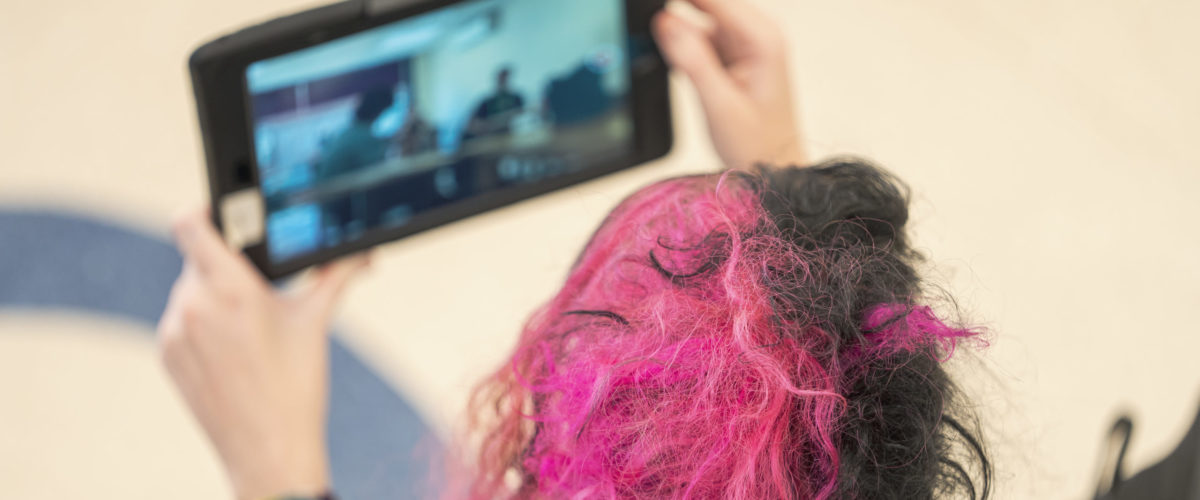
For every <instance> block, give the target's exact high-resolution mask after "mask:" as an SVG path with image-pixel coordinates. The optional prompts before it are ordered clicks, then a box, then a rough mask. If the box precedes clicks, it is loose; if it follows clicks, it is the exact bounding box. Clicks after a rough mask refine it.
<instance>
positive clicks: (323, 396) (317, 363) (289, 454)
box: [158, 210, 367, 499]
mask: <svg viewBox="0 0 1200 500" xmlns="http://www.w3.org/2000/svg"><path fill="white" fill-rule="evenodd" d="M174 236H175V239H176V242H177V244H178V245H179V249H180V250H181V252H182V253H183V255H184V268H183V273H182V274H181V275H180V276H179V279H178V280H177V281H176V282H175V286H174V288H173V289H172V290H171V297H170V300H169V302H168V304H167V308H166V311H165V312H164V313H163V317H162V319H161V320H160V322H159V325H158V332H159V340H160V347H161V355H162V359H163V363H164V364H165V366H166V368H167V371H168V372H169V373H170V375H171V378H172V379H173V380H174V382H175V385H176V386H177V387H178V389H179V392H180V393H181V394H182V395H183V398H184V399H185V400H186V401H187V404H188V406H189V407H190V408H191V410H192V413H193V414H194V415H195V416H196V419H197V421H199V423H200V425H201V427H203V429H204V431H205V433H206V434H207V435H208V437H209V439H210V440H211V441H212V443H213V445H214V446H215V448H216V450H217V453H218V455H219V456H220V458H221V461H222V462H223V464H224V466H225V470H226V472H227V474H228V475H229V479H230V481H231V482H232V484H233V488H234V491H235V493H236V494H237V496H238V498H243V499H258V498H267V497H270V496H273V495H284V494H291V495H299V494H304V495H315V494H320V493H322V492H323V491H325V490H326V489H327V488H328V487H329V465H328V457H327V453H326V446H325V421H326V413H327V410H328V395H329V353H328V339H327V337H326V331H327V327H328V323H329V320H330V316H331V315H332V313H333V309H334V305H335V303H336V301H337V299H338V297H339V296H340V295H341V292H342V289H343V288H344V287H345V285H346V283H347V282H348V281H349V280H350V278H351V277H352V276H353V275H355V274H357V272H358V271H360V270H361V269H362V268H363V267H365V266H366V264H367V258H366V257H365V256H359V257H352V258H349V259H346V260H344V261H341V262H337V263H334V264H330V265H328V266H326V267H324V268H322V269H320V270H319V271H317V273H316V276H315V277H314V279H313V280H312V281H313V282H312V283H311V286H309V287H307V288H306V289H304V290H300V291H296V292H295V293H290V294H285V293H281V292H279V291H276V290H275V289H273V288H272V287H271V285H270V284H269V283H267V282H266V281H265V280H264V279H263V278H262V276H261V275H260V274H259V273H258V271H257V270H256V269H255V268H254V267H253V265H252V264H251V263H250V262H249V260H247V259H246V258H245V257H244V256H243V255H241V254H238V253H235V252H233V251H232V250H230V249H229V248H228V247H227V246H226V245H225V243H224V241H222V239H221V237H220V236H219V235H218V234H217V231H216V229H215V228H214V227H213V225H212V223H211V222H210V221H209V219H208V214H207V211H206V210H199V211H196V212H195V213H192V214H191V215H189V216H187V217H185V218H182V219H180V220H179V221H177V222H176V224H175V227H174Z"/></svg>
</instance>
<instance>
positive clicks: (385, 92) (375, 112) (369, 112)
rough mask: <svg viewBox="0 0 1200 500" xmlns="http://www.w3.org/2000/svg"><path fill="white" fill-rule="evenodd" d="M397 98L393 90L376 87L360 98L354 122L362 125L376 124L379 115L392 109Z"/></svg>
mask: <svg viewBox="0 0 1200 500" xmlns="http://www.w3.org/2000/svg"><path fill="white" fill-rule="evenodd" d="M394 101H395V96H394V95H392V89H390V88H387V87H375V88H373V89H371V90H368V91H366V92H363V93H362V95H360V96H359V98H358V108H356V109H355V110H354V120H355V121H357V122H360V123H374V122H375V120H376V119H377V118H379V115H381V114H383V112H384V111H386V110H387V109H388V108H390V107H392V103H393V102H394Z"/></svg>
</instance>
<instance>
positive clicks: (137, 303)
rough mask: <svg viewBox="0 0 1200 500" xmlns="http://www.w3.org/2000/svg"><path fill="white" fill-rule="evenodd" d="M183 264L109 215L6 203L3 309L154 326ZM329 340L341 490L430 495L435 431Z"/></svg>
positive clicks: (359, 495)
mask: <svg viewBox="0 0 1200 500" xmlns="http://www.w3.org/2000/svg"><path fill="white" fill-rule="evenodd" d="M181 267H182V262H181V260H180V257H179V254H178V253H177V252H176V251H175V249H174V248H173V247H172V246H171V245H169V244H168V243H167V242H165V241H162V240H160V239H156V238H152V237H149V236H147V235H145V234H142V233H140V232H137V231H135V230H131V229H128V228H124V227H122V226H120V225H119V224H116V223H113V222H110V221H106V220H103V219H100V218H96V217H91V216H83V215H79V214H69V213H62V212H56V211H48V210H39V209H32V208H31V209H12V208H6V209H0V311H2V310H4V309H15V310H34V311H37V310H42V311H47V312H52V311H55V310H72V311H83V312H88V313H93V314H100V315H111V316H117V317H122V318H125V319H129V320H133V321H138V322H141V323H143V324H146V325H149V326H150V327H151V329H152V328H153V325H155V324H156V323H157V322H158V318H159V316H160V315H161V314H162V310H163V307H164V306H165V305H166V301H167V294H168V292H169V290H170V288H171V284H172V283H173V282H174V280H175V277H176V276H177V275H178V274H179V270H180V268H181ZM149 340H150V339H147V341H149ZM331 342H332V346H331V357H332V358H331V370H332V380H331V386H330V390H331V395H330V415H329V432H328V435H329V451H330V458H331V461H332V467H333V479H334V483H335V485H337V489H338V492H339V494H340V495H341V496H342V497H343V498H345V499H348V500H359V499H364V500H365V499H376V498H379V499H383V498H414V497H417V496H418V495H420V496H424V494H425V493H426V492H427V488H428V484H429V479H430V474H429V470H430V469H429V464H430V463H432V462H433V461H434V460H436V458H435V457H437V456H438V454H439V445H438V443H437V442H436V440H435V438H434V437H433V434H432V433H431V432H430V431H429V427H428V426H427V425H425V423H424V422H423V421H422V420H421V418H420V417H419V416H418V415H417V414H416V412H415V411H413V409H412V407H411V406H409V405H408V404H407V403H406V402H405V401H404V400H403V399H402V398H401V397H400V395H398V394H397V393H396V392H395V391H394V390H392V388H391V387H389V386H388V385H387V384H386V383H385V382H384V381H383V380H382V379H381V378H379V376H378V375H376V374H375V373H374V372H372V371H371V369H370V367H368V366H366V365H365V364H364V363H363V362H362V361H361V360H360V359H358V357H357V356H356V355H355V354H354V352H353V351H351V350H349V349H348V348H347V347H346V346H344V345H343V344H342V343H341V342H339V341H338V340H337V338H336V336H334V337H333V340H332V341H331Z"/></svg>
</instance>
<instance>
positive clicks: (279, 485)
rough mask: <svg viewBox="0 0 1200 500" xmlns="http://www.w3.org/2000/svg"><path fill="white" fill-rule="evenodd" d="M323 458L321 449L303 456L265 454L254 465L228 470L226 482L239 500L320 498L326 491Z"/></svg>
mask: <svg viewBox="0 0 1200 500" xmlns="http://www.w3.org/2000/svg"><path fill="white" fill-rule="evenodd" d="M272 455H274V456H272ZM326 457H327V455H326V453H325V452H324V448H323V447H321V448H318V449H314V450H312V451H308V452H304V453H287V454H271V453H266V454H264V455H263V456H261V457H259V458H260V459H261V460H259V461H256V462H255V463H250V464H244V466H242V467H238V468H237V469H236V470H235V469H230V470H229V476H230V481H231V482H232V485H233V489H234V492H235V494H236V496H237V498H238V499H240V500H264V499H269V500H275V499H280V500H283V499H291V498H298V499H308V498H316V499H320V498H323V497H322V496H321V495H326V494H327V493H328V492H329V491H330V484H331V481H330V474H329V463H328V459H327V458H326Z"/></svg>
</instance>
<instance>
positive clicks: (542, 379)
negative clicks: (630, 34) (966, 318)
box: [468, 174, 973, 499]
mask: <svg viewBox="0 0 1200 500" xmlns="http://www.w3.org/2000/svg"><path fill="white" fill-rule="evenodd" d="M831 258H833V257H830V254H828V252H822V251H814V250H811V249H805V248H804V247H802V246H800V245H797V244H795V242H794V241H793V239H791V238H789V237H787V236H786V235H784V234H783V233H781V231H780V230H779V229H778V227H777V225H776V224H775V223H774V222H773V220H772V216H771V214H768V213H767V211H766V210H765V209H764V208H763V202H762V192H761V186H760V185H759V184H757V183H756V182H755V181H753V179H752V178H751V176H747V175H742V174H725V175H719V176H699V177H686V178H679V179H672V180H668V181H664V182H661V183H658V184H654V185H652V186H649V187H647V188H646V189H643V190H641V191H639V192H638V193H636V194H635V195H634V196H632V197H630V198H629V199H627V200H626V201H625V202H623V203H622V204H621V205H620V206H619V207H618V208H617V209H616V210H614V211H613V213H612V214H611V215H610V216H609V217H608V218H607V220H606V221H605V222H604V224H603V225H602V226H601V228H600V229H599V230H598V231H597V232H596V234H595V235H594V236H593V238H592V240H591V241H590V243H589V244H588V245H587V247H586V248H585V250H584V252H583V253H582V255H581V256H580V258H579V260H578V261H577V262H576V264H575V265H574V267H573V268H572V270H571V272H570V274H569V276H568V277H567V279H566V283H565V284H564V286H563V287H562V290H561V291H560V292H559V293H558V294H557V295H556V296H555V297H554V298H553V299H552V300H550V301H549V302H548V303H547V304H546V305H544V306H543V307H542V308H540V309H539V310H538V311H537V312H536V313H535V314H534V315H533V316H532V318H531V319H530V320H529V321H528V323H527V324H526V326H525V328H524V331H523V332H522V334H521V336H520V340H519V341H518V343H517V345H516V348H515V351H514V352H513V355H512V358H511V362H510V363H509V364H507V365H506V366H504V367H502V368H501V369H500V370H499V371H497V372H496V373H495V374H494V375H493V376H491V377H490V378H489V379H487V380H486V381H485V382H484V383H483V384H481V386H480V387H479V388H478V389H477V391H476V393H475V395H474V398H473V403H472V408H473V414H474V415H475V417H476V420H474V423H473V426H474V430H475V431H477V432H479V433H480V437H481V439H482V440H481V441H480V449H479V451H478V455H477V462H476V463H475V464H474V469H475V470H474V471H473V479H472V482H471V483H472V484H471V485H470V492H469V494H468V496H469V497H470V498H473V499H494V498H522V499H525V498H555V499H557V498H631V497H633V498H679V499H684V498H697V499H708V498H725V499H764V498H818V499H825V498H829V497H830V496H833V495H834V494H835V492H837V491H839V490H838V478H839V468H840V461H841V459H842V456H841V454H840V453H839V448H840V447H841V446H842V435H841V434H840V433H841V432H843V428H844V423H845V421H846V414H847V408H848V404H847V396H846V394H847V391H848V390H849V388H850V387H851V386H853V384H854V382H855V380H856V379H857V378H858V375H855V374H860V373H862V371H863V370H866V369H869V366H871V365H870V363H869V362H866V361H863V360H864V359H867V358H870V359H876V358H882V357H888V356H893V355H895V354H896V353H913V352H929V353H936V354H937V357H938V358H945V357H947V356H948V355H949V353H951V352H952V351H953V347H954V344H955V342H956V341H957V340H959V339H961V338H963V337H967V336H970V335H972V334H973V332H971V331H968V330H960V329H955V328H950V327H947V326H946V325H944V324H942V323H941V322H940V321H938V320H937V318H935V317H934V316H933V314H932V312H931V311H930V310H929V309H928V308H921V307H914V306H911V305H908V304H904V303H884V304H877V305H876V306H874V307H871V308H870V309H869V310H866V311H865V314H863V315H862V316H861V317H860V321H861V329H862V331H863V332H865V333H864V334H863V338H864V339H866V338H869V340H867V341H864V342H861V343H850V344H848V343H847V342H846V341H845V340H843V339H841V338H840V336H839V334H836V333H834V332H831V331H829V328H827V327H826V326H825V323H823V322H822V321H821V318H820V315H821V314H824V313H822V312H821V311H822V307H823V306H822V305H821V300H822V299H821V297H820V296H819V295H820V294H807V295H805V294H798V293H796V292H795V291H794V290H796V289H800V288H803V287H805V286H806V283H807V284H810V285H811V287H812V288H813V289H818V290H819V289H820V287H821V286H823V285H822V283H821V281H822V280H824V279H825V278H822V277H821V276H820V274H821V273H820V272H819V270H818V269H817V268H822V267H823V266H824V267H829V266H828V262H825V261H826V260H829V259H831ZM844 264H845V263H841V264H839V265H840V266H841V267H839V269H850V268H848V267H846V266H845V265H844ZM851 264H852V265H857V264H854V263H851ZM851 272H853V271H851ZM802 296H803V297H807V298H803V297H802ZM796 301H801V302H805V304H804V307H803V308H800V307H795V306H792V305H789V304H791V303H794V302H796ZM831 303H832V302H831ZM830 312H831V313H832V311H830ZM864 367H867V368H864Z"/></svg>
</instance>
